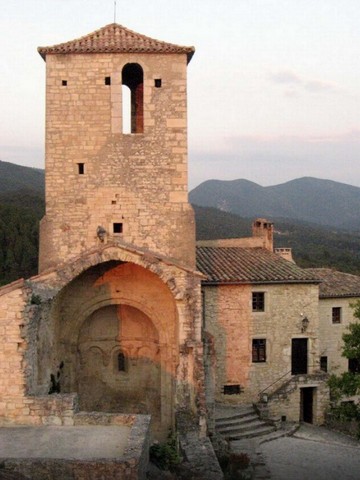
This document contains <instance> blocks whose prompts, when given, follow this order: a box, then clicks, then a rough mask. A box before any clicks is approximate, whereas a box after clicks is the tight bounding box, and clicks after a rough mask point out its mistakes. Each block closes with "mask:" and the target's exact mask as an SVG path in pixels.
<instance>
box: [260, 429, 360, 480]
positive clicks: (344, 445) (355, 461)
mask: <svg viewBox="0 0 360 480" xmlns="http://www.w3.org/2000/svg"><path fill="white" fill-rule="evenodd" d="M258 453H259V454H260V455H261V456H262V458H263V460H264V462H265V463H266V467H267V469H268V473H269V477H267V478H271V480H306V479H309V480H340V479H341V480H359V479H360V443H359V442H358V441H357V440H355V439H353V438H351V437H348V436H346V435H343V434H340V433H336V432H333V431H330V430H327V429H326V428H324V427H315V426H313V425H307V424H304V425H301V426H300V428H299V429H298V430H297V431H296V432H295V433H294V435H293V436H291V437H289V438H284V437H282V438H277V439H274V440H273V441H270V442H266V443H262V444H261V445H259V446H258ZM255 478H256V479H257V478H266V477H255Z"/></svg>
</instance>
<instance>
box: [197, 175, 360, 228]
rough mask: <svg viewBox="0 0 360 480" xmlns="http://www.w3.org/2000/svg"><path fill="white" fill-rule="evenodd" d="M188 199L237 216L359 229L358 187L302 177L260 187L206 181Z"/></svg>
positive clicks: (251, 183)
mask: <svg viewBox="0 0 360 480" xmlns="http://www.w3.org/2000/svg"><path fill="white" fill-rule="evenodd" d="M189 199H190V202H191V203H193V204H196V205H199V206H202V207H214V208H218V209H220V210H223V211H226V212H231V213H235V214H237V215H239V216H241V217H246V218H255V217H265V218H269V219H272V218H274V217H276V218H283V219H288V221H290V220H291V221H292V220H297V221H298V220H300V221H304V222H311V223H314V224H318V225H322V226H334V227H337V228H342V229H346V230H350V231H360V215H359V212H360V188H358V187H354V186H351V185H346V184H343V183H339V182H334V181H331V180H321V179H318V178H312V177H304V178H299V179H296V180H291V181H289V182H286V183H283V184H280V185H274V186H270V187H262V186H260V185H258V184H256V183H253V182H250V181H248V180H243V179H239V180H232V181H223V180H208V181H206V182H203V183H201V184H200V185H199V186H198V187H196V188H195V189H194V190H192V191H191V192H190V194H189Z"/></svg>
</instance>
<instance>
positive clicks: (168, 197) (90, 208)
mask: <svg viewBox="0 0 360 480" xmlns="http://www.w3.org/2000/svg"><path fill="white" fill-rule="evenodd" d="M131 62H135V63H138V64H139V65H140V66H141V67H142V69H143V71H144V132H143V133H135V134H123V133H122V94H121V81H122V80H121V78H122V77H121V72H122V69H123V67H124V65H126V64H127V63H131ZM46 68H47V80H46V81H47V86H46V96H47V111H46V216H45V217H44V219H43V220H42V222H41V235H40V271H44V270H45V269H47V268H49V267H53V266H56V265H58V264H59V263H61V262H64V261H66V260H68V259H69V258H72V257H74V256H76V255H78V254H80V253H81V252H84V251H85V250H86V249H89V248H92V247H94V246H97V245H99V243H100V240H99V238H98V236H97V228H98V226H102V227H103V228H104V229H105V230H106V235H105V239H104V242H107V241H117V240H118V239H119V240H122V241H125V242H127V243H128V244H133V245H137V246H138V247H144V248H148V249H150V250H152V251H155V252H158V253H161V254H163V255H165V256H169V257H173V258H176V259H177V260H178V261H180V262H182V263H183V264H187V265H190V266H194V262H195V243H194V242H195V224H194V216H193V211H192V208H191V206H190V204H188V199H187V118H186V111H187V108H186V68H187V57H186V55H185V54H184V55H179V54H176V55H173V54H156V55H154V54H91V55H82V54H66V55H53V54H52V55H47V57H46ZM106 77H110V83H111V84H110V85H108V84H106V82H105V78H106ZM155 79H161V81H162V82H161V87H160V88H156V86H155ZM64 82H66V85H63V83H64ZM78 164H83V173H82V174H79V167H78ZM114 223H118V224H120V223H121V224H122V233H114V232H113V224H114Z"/></svg>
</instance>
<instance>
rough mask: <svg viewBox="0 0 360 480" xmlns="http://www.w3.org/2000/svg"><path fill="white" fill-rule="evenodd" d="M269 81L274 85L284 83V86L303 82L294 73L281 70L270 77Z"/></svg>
mask: <svg viewBox="0 0 360 480" xmlns="http://www.w3.org/2000/svg"><path fill="white" fill-rule="evenodd" d="M270 79H271V80H272V81H273V82H274V83H286V84H289V83H290V84H302V83H303V80H302V79H301V78H300V77H299V75H297V74H296V73H294V72H291V71H290V70H282V71H280V72H277V73H273V74H271V75H270Z"/></svg>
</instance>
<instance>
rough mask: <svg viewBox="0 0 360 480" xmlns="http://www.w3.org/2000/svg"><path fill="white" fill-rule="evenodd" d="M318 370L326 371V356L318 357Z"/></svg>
mask: <svg viewBox="0 0 360 480" xmlns="http://www.w3.org/2000/svg"><path fill="white" fill-rule="evenodd" d="M320 370H322V371H323V372H327V371H328V357H320Z"/></svg>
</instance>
